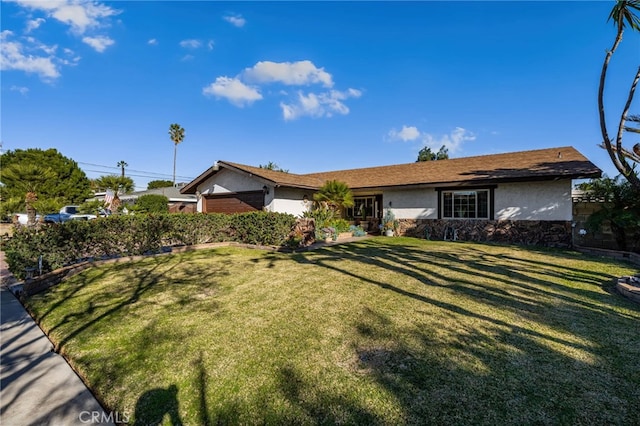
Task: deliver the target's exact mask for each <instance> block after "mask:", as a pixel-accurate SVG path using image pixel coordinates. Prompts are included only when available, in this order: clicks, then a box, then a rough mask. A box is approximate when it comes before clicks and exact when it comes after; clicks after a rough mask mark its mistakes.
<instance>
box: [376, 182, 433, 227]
mask: <svg viewBox="0 0 640 426" xmlns="http://www.w3.org/2000/svg"><path fill="white" fill-rule="evenodd" d="M389 203H391V204H389ZM382 204H383V206H382V207H384V211H386V210H387V209H389V206H391V207H390V208H391V211H392V212H393V214H395V216H396V219H437V218H438V211H437V209H438V193H437V192H436V191H435V190H434V189H433V188H422V189H405V190H388V191H384V193H383V194H382ZM383 214H384V212H383Z"/></svg>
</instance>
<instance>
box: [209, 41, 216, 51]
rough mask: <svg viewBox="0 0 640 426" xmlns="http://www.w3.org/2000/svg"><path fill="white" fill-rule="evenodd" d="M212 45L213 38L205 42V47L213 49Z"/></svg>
mask: <svg viewBox="0 0 640 426" xmlns="http://www.w3.org/2000/svg"><path fill="white" fill-rule="evenodd" d="M214 45H215V43H214V42H213V40H209V42H208V43H207V49H209V50H213V46H214Z"/></svg>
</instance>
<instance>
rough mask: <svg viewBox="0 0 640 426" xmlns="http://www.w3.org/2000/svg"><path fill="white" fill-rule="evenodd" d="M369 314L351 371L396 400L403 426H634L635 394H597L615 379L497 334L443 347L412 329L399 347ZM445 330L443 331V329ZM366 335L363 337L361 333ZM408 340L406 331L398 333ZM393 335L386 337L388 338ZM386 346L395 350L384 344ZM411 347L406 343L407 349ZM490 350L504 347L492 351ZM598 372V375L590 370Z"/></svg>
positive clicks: (514, 336) (381, 320)
mask: <svg viewBox="0 0 640 426" xmlns="http://www.w3.org/2000/svg"><path fill="white" fill-rule="evenodd" d="M389 323H391V324H392V323H393V321H392V320H390V319H389V318H387V317H385V316H384V315H383V314H380V313H378V312H375V311H373V310H369V312H367V311H366V310H365V311H364V312H363V315H362V317H361V320H360V322H359V323H358V324H356V329H358V330H359V333H360V336H361V338H360V339H357V340H356V342H354V352H355V354H356V360H355V363H354V370H356V371H357V372H359V373H360V374H367V375H369V376H370V377H372V378H373V379H374V380H376V381H377V382H378V383H379V384H380V385H382V386H383V387H384V388H385V389H387V390H388V391H389V392H391V393H392V394H393V395H395V397H396V398H397V401H398V403H399V404H400V405H401V406H402V408H403V412H404V418H405V419H406V423H407V424H436V425H438V424H450V423H456V424H486V425H495V424H513V425H516V424H517V425H520V424H637V422H638V420H640V417H639V416H638V413H637V410H636V409H635V401H636V398H637V396H638V392H637V390H633V391H632V387H631V386H629V385H627V386H625V388H626V390H627V391H632V392H631V393H629V394H627V395H623V393H624V391H625V390H623V389H620V390H618V389H615V385H613V386H611V387H608V388H605V389H603V388H602V386H601V385H602V384H603V383H608V382H609V381H611V379H613V380H614V383H615V382H619V381H618V380H617V378H616V377H615V374H610V373H609V372H607V371H603V370H602V369H598V368H597V367H596V366H594V365H592V364H590V363H588V362H583V361H579V360H575V359H572V358H570V357H567V356H565V355H564V354H562V353H560V352H558V351H555V350H552V349H550V348H549V347H547V346H545V345H544V344H541V343H539V342H537V341H535V340H532V339H531V338H530V336H527V335H522V334H519V333H512V332H510V331H506V330H500V329H499V327H496V328H495V329H493V330H492V333H493V335H491V336H488V335H486V334H482V333H473V332H469V333H467V334H462V335H458V336H457V338H456V339H455V340H454V341H442V340H441V339H440V338H438V337H437V332H436V331H434V330H419V329H414V330H412V331H411V332H410V333H409V334H410V336H409V337H407V338H405V339H402V340H399V339H393V337H392V335H393V334H395V333H394V332H395V331H397V330H394V329H393V325H389ZM445 327H446V325H445ZM363 330H364V332H363ZM401 333H402V334H406V333H407V330H402V331H401ZM390 335H391V337H390ZM390 339H391V341H392V342H393V343H390ZM409 342H411V343H409ZM496 343H499V344H500V345H501V346H502V345H504V346H506V347H507V348H508V349H509V350H504V348H500V347H499V348H496V347H495V346H496ZM594 367H596V368H594Z"/></svg>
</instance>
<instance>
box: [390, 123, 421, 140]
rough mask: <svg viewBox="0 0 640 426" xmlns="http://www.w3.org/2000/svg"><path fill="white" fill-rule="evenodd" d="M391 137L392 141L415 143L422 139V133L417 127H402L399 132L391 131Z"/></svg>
mask: <svg viewBox="0 0 640 426" xmlns="http://www.w3.org/2000/svg"><path fill="white" fill-rule="evenodd" d="M389 137H390V138H391V139H392V140H401V141H403V142H407V141H414V140H416V139H418V138H419V137H420V131H419V130H418V128H417V127H415V126H402V129H400V130H399V131H398V130H396V129H391V130H390V131H389Z"/></svg>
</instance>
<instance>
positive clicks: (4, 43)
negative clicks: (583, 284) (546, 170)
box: [0, 0, 640, 189]
mask: <svg viewBox="0 0 640 426" xmlns="http://www.w3.org/2000/svg"><path fill="white" fill-rule="evenodd" d="M0 6H1V8H2V10H1V12H2V22H1V24H2V26H1V27H2V40H1V44H0V46H1V54H2V56H1V62H0V64H1V66H2V71H1V75H2V81H1V97H2V98H1V101H2V105H1V106H2V110H1V125H2V127H1V137H2V145H3V146H2V149H3V150H14V149H27V148H42V149H47V148H51V147H53V148H56V149H58V151H60V152H61V153H62V154H63V155H65V156H67V157H70V158H72V159H73V160H75V161H77V162H78V163H79V164H80V166H81V167H82V168H83V170H85V172H86V173H87V175H88V176H89V177H90V178H96V177H98V176H100V175H104V174H109V173H118V169H116V163H117V162H118V161H120V160H124V161H126V162H127V163H128V164H129V167H128V169H127V173H128V174H129V175H131V176H132V177H133V178H134V180H135V182H136V187H137V188H138V189H144V188H146V184H147V182H148V181H149V180H153V179H158V178H165V179H171V174H172V168H173V142H172V141H171V140H170V139H169V135H168V129H169V125H170V124H171V123H179V124H180V125H181V126H183V127H184V128H185V140H184V142H183V143H182V144H180V145H179V146H178V156H177V175H178V176H179V178H178V180H179V181H189V180H190V178H194V177H196V176H197V175H199V174H200V173H201V172H203V171H204V170H205V169H207V168H208V167H210V166H211V165H212V164H213V163H214V162H215V161H216V160H227V161H233V162H238V163H244V164H249V165H255V166H257V165H259V164H266V163H268V162H269V161H272V162H275V163H277V164H278V165H279V166H281V167H282V168H284V169H288V170H290V171H291V172H294V173H308V172H316V171H326V170H337V169H346V168H356V167H368V166H378V165H386V164H398V163H408V162H413V161H415V159H416V157H417V153H418V151H419V150H420V149H421V148H422V147H423V146H425V145H427V146H431V147H432V148H433V149H435V150H437V149H438V148H439V147H440V146H441V145H443V144H444V145H446V146H447V147H448V148H449V152H450V156H451V157H464V156H472V155H481V154H491V153H499V152H509V151H519V150H528V149H536V148H548V147H555V146H565V145H572V146H574V147H576V148H577V149H578V150H580V151H581V152H582V153H583V154H585V155H586V156H587V157H588V158H589V159H590V160H591V161H593V162H594V163H595V164H596V165H597V166H599V167H600V168H602V169H603V170H604V171H605V172H606V173H608V174H609V175H614V176H615V174H616V173H615V169H614V168H613V166H612V165H611V164H610V161H609V159H608V157H607V155H606V152H605V151H603V150H602V149H600V148H598V147H597V145H598V144H599V143H600V141H601V137H600V131H599V124H598V114H597V98H596V95H597V87H598V79H599V75H600V69H601V66H602V60H603V58H604V55H605V50H606V49H608V48H609V47H610V46H611V44H612V42H613V39H614V36H615V27H614V26H613V25H612V24H611V23H607V16H608V14H609V12H610V10H611V7H612V6H613V2H612V1H599V2H506V1H505V2H483V1H476V2H454V1H452V2H406V3H404V2H402V3H398V2H373V3H368V2H367V3H365V2H322V3H313V2H275V3H266V2H259V3H253V2H228V3H226V2H208V1H195V2H169V1H136V2H126V1H119V2H77V1H71V0H61V1H55V0H48V1H41V2H38V1H33V0H29V1H25V0H18V1H2V3H0ZM639 58H640V35H639V34H638V33H631V32H630V31H627V32H626V33H625V39H624V40H623V43H622V45H621V47H620V48H619V50H618V51H617V52H616V54H615V56H614V57H613V59H612V62H611V67H610V74H609V80H608V88H607V92H606V105H607V111H608V118H609V119H610V120H611V123H610V125H611V126H613V125H614V123H615V120H617V119H618V118H619V115H620V111H621V109H622V107H623V103H624V101H625V100H626V93H627V90H628V87H629V85H630V84H631V79H632V77H633V75H634V73H635V70H636V69H637V67H638V64H639V62H640V61H639ZM632 112H635V113H636V114H637V113H639V112H640V111H638V109H637V108H635V109H634V108H632ZM610 133H614V132H613V131H610Z"/></svg>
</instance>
